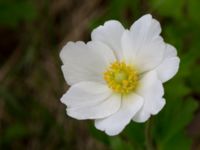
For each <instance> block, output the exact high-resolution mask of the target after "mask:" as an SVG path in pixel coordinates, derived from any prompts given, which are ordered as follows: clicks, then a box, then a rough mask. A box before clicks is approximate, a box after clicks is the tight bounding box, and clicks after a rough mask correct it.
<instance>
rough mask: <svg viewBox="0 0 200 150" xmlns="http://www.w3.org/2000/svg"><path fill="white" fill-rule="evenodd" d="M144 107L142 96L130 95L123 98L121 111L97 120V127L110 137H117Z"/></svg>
mask: <svg viewBox="0 0 200 150" xmlns="http://www.w3.org/2000/svg"><path fill="white" fill-rule="evenodd" d="M142 105H143V98H142V97H141V96H138V95H136V94H130V95H128V96H126V97H123V99H122V105H121V107H120V109H119V110H118V111H117V112H116V113H114V114H113V115H111V116H109V117H107V118H103V119H97V120H95V127H96V128H97V129H99V130H101V131H105V133H106V134H108V135H110V136H114V135H117V134H119V133H120V132H121V131H122V130H123V129H124V128H125V127H126V125H127V124H128V123H129V122H130V121H131V118H132V117H133V116H134V115H135V114H136V113H137V112H138V110H139V109H140V108H141V107H142Z"/></svg>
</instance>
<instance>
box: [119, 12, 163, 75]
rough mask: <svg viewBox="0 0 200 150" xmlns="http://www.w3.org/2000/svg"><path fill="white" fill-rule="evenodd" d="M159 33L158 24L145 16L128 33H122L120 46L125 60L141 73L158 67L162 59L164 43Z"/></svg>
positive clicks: (149, 16)
mask: <svg viewBox="0 0 200 150" xmlns="http://www.w3.org/2000/svg"><path fill="white" fill-rule="evenodd" d="M160 32H161V28H160V24H159V22H158V21H156V20H155V19H153V18H152V16H151V15H145V16H143V17H141V18H140V19H139V20H137V21H136V22H135V23H134V24H133V25H132V26H131V29H130V31H126V32H124V33H123V36H122V40H121V44H122V50H123V55H124V57H125V60H128V62H132V63H133V64H134V65H135V66H136V67H137V68H138V69H139V71H140V72H141V73H142V72H146V71H149V70H151V69H153V68H155V67H156V66H158V65H159V63H160V62H161V60H162V58H163V54H164V49H165V43H164V42H163V39H162V37H161V36H160Z"/></svg>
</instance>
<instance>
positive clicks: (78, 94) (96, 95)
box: [61, 82, 121, 120]
mask: <svg viewBox="0 0 200 150" xmlns="http://www.w3.org/2000/svg"><path fill="white" fill-rule="evenodd" d="M61 102H62V103H64V104H65V105H67V109H66V110H67V114H68V115H69V116H70V117H72V118H76V119H79V120H85V119H99V118H104V117H108V116H109V115H112V114H113V113H115V112H116V111H118V109H119V108H120V105H121V97H120V96H119V95H116V94H113V93H112V91H111V90H110V89H108V88H107V86H105V85H103V84H100V83H94V82H80V83H77V84H75V85H73V86H72V87H71V88H70V89H69V91H68V92H67V93H66V94H64V96H63V97H62V98H61Z"/></svg>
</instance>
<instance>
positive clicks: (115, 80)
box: [104, 61, 138, 94]
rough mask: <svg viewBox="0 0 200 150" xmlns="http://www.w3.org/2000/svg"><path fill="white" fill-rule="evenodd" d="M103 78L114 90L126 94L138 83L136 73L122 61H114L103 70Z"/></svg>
mask: <svg viewBox="0 0 200 150" xmlns="http://www.w3.org/2000/svg"><path fill="white" fill-rule="evenodd" d="M104 80H105V81H106V83H107V84H108V87H110V88H111V89H112V90H113V91H114V92H116V93H120V94H128V93H130V92H132V91H134V90H135V89H136V87H137V85H138V73H137V71H136V70H135V68H134V67H132V66H130V65H127V64H126V63H124V62H118V61H116V62H114V63H112V64H111V65H110V66H109V68H108V69H107V70H106V71H105V72H104Z"/></svg>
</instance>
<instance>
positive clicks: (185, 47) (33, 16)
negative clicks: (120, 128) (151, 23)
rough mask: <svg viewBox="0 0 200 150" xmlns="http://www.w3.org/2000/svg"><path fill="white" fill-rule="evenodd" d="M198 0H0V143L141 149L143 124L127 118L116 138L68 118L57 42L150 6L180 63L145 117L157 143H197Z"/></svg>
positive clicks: (68, 149)
mask: <svg viewBox="0 0 200 150" xmlns="http://www.w3.org/2000/svg"><path fill="white" fill-rule="evenodd" d="M199 11H200V1H199V0H176V1H175V0H148V1H147V0H32V1H31V0H1V1H0V149H2V150H9V149H14V150H23V149H26V150H40V149H45V150H54V149H57V150H64V149H65V150H145V149H147V148H146V147H145V145H146V144H145V136H144V128H145V127H144V126H145V124H138V123H130V124H129V126H128V127H127V128H126V129H125V130H124V132H123V133H121V134H120V135H119V136H116V137H108V136H107V135H105V134H104V133H102V132H100V131H97V130H96V129H95V128H94V126H93V122H92V121H77V120H74V119H72V118H70V117H68V116H67V115H66V113H65V106H64V105H63V104H61V103H60V100H59V99H60V97H61V96H62V94H63V93H64V92H65V91H66V90H67V88H68V87H67V85H66V83H65V81H64V78H63V75H62V73H61V70H60V66H61V61H60V59H59V52H60V49H61V48H62V46H63V45H64V44H66V42H68V41H77V40H81V41H88V40H90V32H91V31H92V29H93V28H95V27H97V26H98V25H100V24H103V22H104V21H106V20H108V19H117V20H119V21H121V22H122V23H123V25H124V26H125V27H127V28H128V27H129V26H130V25H131V24H132V23H133V22H134V21H135V20H136V19H138V18H139V17H141V16H142V15H144V14H146V13H151V14H152V15H153V17H155V18H156V19H158V20H159V21H160V22H161V25H162V29H163V31H162V35H163V37H164V39H165V41H166V42H168V43H171V44H173V45H175V47H176V48H177V50H178V55H179V56H180V58H181V64H180V70H179V72H178V74H177V75H176V77H175V78H173V79H172V80H170V81H169V82H167V83H166V84H165V85H164V86H165V98H166V100H167V104H166V106H165V108H164V109H163V110H162V111H161V113H159V115H157V116H154V117H152V125H151V132H150V135H149V136H150V138H151V142H152V144H153V146H154V149H157V150H190V149H193V150H200V107H199V103H200V13H199Z"/></svg>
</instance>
